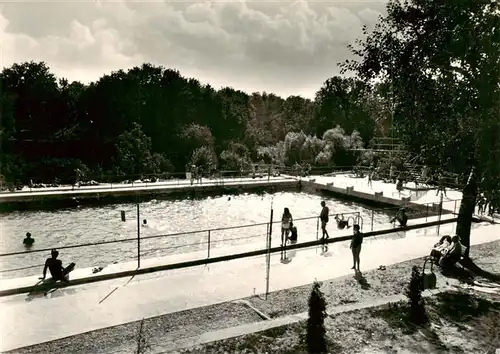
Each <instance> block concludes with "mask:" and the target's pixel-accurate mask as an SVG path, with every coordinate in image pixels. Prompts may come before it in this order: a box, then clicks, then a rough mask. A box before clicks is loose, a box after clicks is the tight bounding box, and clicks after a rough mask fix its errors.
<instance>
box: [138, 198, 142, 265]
mask: <svg viewBox="0 0 500 354" xmlns="http://www.w3.org/2000/svg"><path fill="white" fill-rule="evenodd" d="M140 267H141V218H140V215H139V203H137V269H139V268H140Z"/></svg>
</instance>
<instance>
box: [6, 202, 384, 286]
mask: <svg viewBox="0 0 500 354" xmlns="http://www.w3.org/2000/svg"><path fill="white" fill-rule="evenodd" d="M322 200H325V201H326V202H327V205H328V207H329V208H330V214H331V215H332V216H330V224H329V228H328V229H329V233H330V237H335V236H340V235H345V234H348V233H350V231H346V230H342V231H339V230H337V228H336V225H335V222H334V220H333V215H335V214H341V213H345V214H346V216H345V217H346V218H347V217H348V216H350V214H348V213H359V215H360V216H361V217H362V218H363V222H364V225H363V226H364V230H367V231H369V229H370V227H371V225H370V224H371V218H372V215H373V216H374V224H375V226H379V227H376V228H381V225H384V227H387V226H390V225H389V224H388V220H389V216H388V214H386V213H384V212H380V211H377V212H372V210H371V209H369V207H367V206H362V205H360V204H357V203H352V202H344V201H339V200H337V199H334V198H331V197H324V196H321V195H314V194H307V193H294V192H282V193H274V194H260V195H259V194H240V195H231V196H227V195H226V196H217V197H207V198H203V199H183V200H180V199H178V200H151V201H149V202H146V203H141V204H139V220H140V223H141V224H142V221H143V220H144V219H145V220H147V226H146V227H142V226H141V227H140V234H141V258H152V257H159V256H166V255H170V254H175V253H187V252H193V251H199V250H203V249H207V243H208V242H207V241H208V231H206V230H208V229H219V230H213V231H211V232H210V247H211V249H212V250H216V249H217V248H219V247H227V246H232V245H242V244H248V245H249V247H251V249H262V248H265V245H266V234H267V228H268V226H267V223H268V222H269V220H270V210H271V206H272V207H273V209H274V217H273V220H274V221H275V222H276V223H275V224H274V225H273V239H277V240H279V238H280V224H279V220H280V219H281V214H282V212H283V208H285V207H288V208H289V209H290V211H291V213H292V215H293V218H294V219H295V220H296V222H295V225H296V226H297V228H298V233H299V242H303V241H309V240H314V239H316V237H317V232H318V230H317V226H318V222H317V216H318V215H319V213H320V211H321V206H320V202H321V201H322ZM121 211H124V212H125V217H126V221H125V222H123V221H122V220H121ZM301 218H309V219H307V220H297V219H301ZM351 223H352V220H351ZM243 225H245V226H246V227H243V228H231V227H237V226H243ZM137 228H138V226H137V205H136V204H113V205H106V206H99V207H81V208H73V209H65V210H57V211H16V212H11V213H4V214H0V231H1V238H0V253H2V254H4V253H10V252H21V251H24V250H25V248H24V246H23V244H22V242H23V239H24V237H25V234H26V232H30V233H31V234H32V237H33V238H34V239H35V243H34V245H33V247H32V248H31V250H36V249H44V248H57V247H62V246H68V245H76V244H82V243H96V242H101V241H111V240H124V239H130V238H131V239H133V241H129V242H122V243H111V244H105V245H97V246H91V247H79V248H71V249H62V250H60V258H61V259H62V260H63V263H64V264H66V263H69V262H76V263H77V265H78V267H93V266H101V267H104V266H106V265H108V264H111V263H114V262H124V261H130V260H133V259H134V258H135V257H136V256H137V241H136V238H137ZM221 228H222V230H220V229H221ZM224 228H229V229H224ZM201 230H205V231H201ZM198 231H200V232H198ZM340 232H342V233H340ZM172 234H176V235H172ZM157 235H165V237H157V238H151V239H148V237H150V236H157ZM144 237H146V239H143V238H144ZM273 242H275V243H274V245H276V244H278V243H279V241H273ZM213 252H215V251H213ZM49 255H50V252H48V251H47V252H39V253H28V254H23V255H16V256H5V257H0V270H1V273H0V276H1V277H2V278H12V277H20V276H27V275H33V274H38V273H41V271H42V269H41V267H42V264H43V263H44V261H45V259H46V258H47V257H49ZM25 267H26V269H23V270H18V271H12V270H13V269H18V268H25Z"/></svg>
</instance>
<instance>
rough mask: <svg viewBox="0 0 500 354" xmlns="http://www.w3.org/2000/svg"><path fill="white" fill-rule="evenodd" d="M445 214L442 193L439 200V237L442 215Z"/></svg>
mask: <svg viewBox="0 0 500 354" xmlns="http://www.w3.org/2000/svg"><path fill="white" fill-rule="evenodd" d="M442 214H443V192H441V197H440V198H439V215H438V222H439V224H438V230H437V234H438V236H439V230H440V228H441V215H442Z"/></svg>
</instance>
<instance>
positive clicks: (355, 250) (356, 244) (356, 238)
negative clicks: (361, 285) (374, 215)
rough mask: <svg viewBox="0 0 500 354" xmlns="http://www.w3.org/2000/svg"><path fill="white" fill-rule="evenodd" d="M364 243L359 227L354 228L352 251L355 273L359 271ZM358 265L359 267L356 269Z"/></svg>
mask: <svg viewBox="0 0 500 354" xmlns="http://www.w3.org/2000/svg"><path fill="white" fill-rule="evenodd" d="M362 243H363V234H362V233H361V231H359V225H354V226H353V236H352V240H351V246H350V248H351V251H352V261H353V266H352V268H351V269H354V270H355V271H358V272H359V271H360V270H359V254H360V253H361V244H362ZM356 265H357V267H356Z"/></svg>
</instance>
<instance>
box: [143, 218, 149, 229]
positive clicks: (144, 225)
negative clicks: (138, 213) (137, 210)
mask: <svg viewBox="0 0 500 354" xmlns="http://www.w3.org/2000/svg"><path fill="white" fill-rule="evenodd" d="M142 227H148V221H147V220H146V219H144V220H142Z"/></svg>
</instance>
